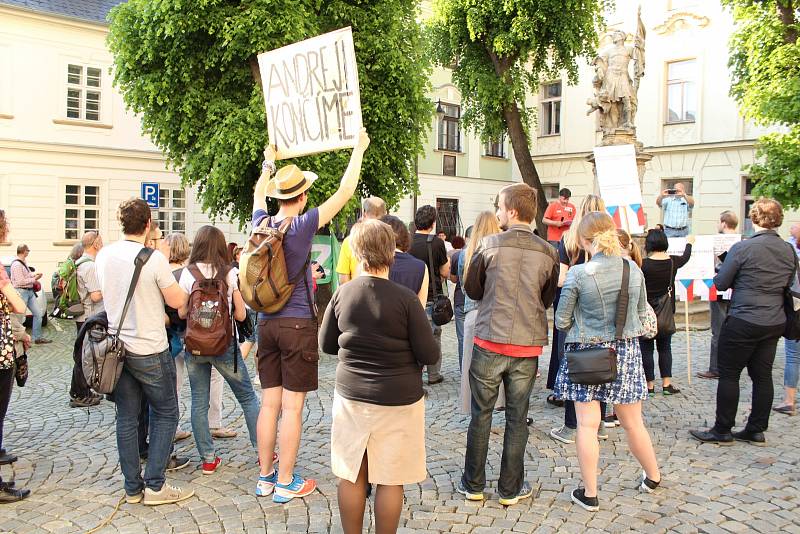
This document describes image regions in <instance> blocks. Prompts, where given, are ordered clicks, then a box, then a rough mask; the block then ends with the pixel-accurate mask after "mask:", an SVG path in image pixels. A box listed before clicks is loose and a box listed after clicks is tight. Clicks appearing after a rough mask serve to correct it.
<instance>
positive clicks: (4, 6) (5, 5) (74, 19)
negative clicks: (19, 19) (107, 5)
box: [0, 0, 110, 30]
mask: <svg viewBox="0 0 800 534" xmlns="http://www.w3.org/2000/svg"><path fill="white" fill-rule="evenodd" d="M0 9H8V10H10V11H19V12H22V13H23V14H28V15H36V16H38V17H43V18H53V19H59V20H67V21H69V22H73V23H75V22H77V23H80V24H85V25H87V26H96V27H97V28H98V29H99V28H103V29H106V30H107V29H108V28H109V26H110V24H109V23H108V21H104V22H100V21H97V20H92V19H82V18H80V17H73V16H70V15H65V14H63V13H54V12H52V11H44V10H42V9H34V8H31V7H27V6H20V5H18V4H9V3H6V2H3V1H2V0H0Z"/></svg>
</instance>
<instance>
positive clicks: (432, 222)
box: [408, 205, 450, 385]
mask: <svg viewBox="0 0 800 534" xmlns="http://www.w3.org/2000/svg"><path fill="white" fill-rule="evenodd" d="M436 215H437V214H436V208H434V207H433V206H430V205H425V206H420V208H419V209H417V213H415V214H414V227H415V228H416V232H414V236H413V240H412V242H411V248H410V249H409V251H408V253H409V254H411V255H412V256H414V257H415V258H417V259H418V260H422V261H423V262H424V263H425V265H426V266H427V268H428V302H427V304H426V305H425V313H427V314H428V319H429V320H430V323H431V330H433V337H434V338H435V339H436V346H437V347H439V359H438V360H437V362H436V363H435V364H433V365H428V366H427V369H428V384H429V385H434V384H439V383H441V382H443V381H444V377H443V376H442V372H441V371H442V327H441V326H438V325H436V324H434V322H433V318H432V315H433V295H434V288H435V290H436V293H437V294H442V291H443V284H442V281H443V280H447V279H448V278H449V277H450V259H449V258H448V257H447V248H446V247H445V244H444V241H442V240H441V239H439V238H438V237H437V236H436V235H435V234H434V230H435V229H436ZM428 237H431V238H432V239H431V242H430V247H431V255H430V256H429V255H428V246H429V244H428ZM431 262H432V263H433V264H431ZM434 284H436V285H435V286H434Z"/></svg>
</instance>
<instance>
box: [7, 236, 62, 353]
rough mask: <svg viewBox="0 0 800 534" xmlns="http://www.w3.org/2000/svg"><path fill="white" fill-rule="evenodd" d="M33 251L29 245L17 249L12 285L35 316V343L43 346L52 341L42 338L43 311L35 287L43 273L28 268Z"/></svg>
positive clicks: (13, 264)
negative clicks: (38, 302)
mask: <svg viewBox="0 0 800 534" xmlns="http://www.w3.org/2000/svg"><path fill="white" fill-rule="evenodd" d="M30 252H31V249H29V248H28V245H25V244H22V245H20V246H18V247H17V257H16V258H14V261H12V262H11V285H13V286H14V288H15V289H16V290H17V292H18V293H19V296H20V297H21V298H22V301H23V302H24V303H25V305H26V306H27V307H28V309H29V310H30V311H31V315H33V326H32V327H31V330H32V331H33V332H32V335H31V337H32V338H33V342H34V343H36V344H38V345H41V344H44V343H52V341H51V340H49V339H45V338H43V337H42V314H43V313H44V311H43V310H40V309H39V305H38V304H37V303H36V292H35V291H34V290H33V285H34V284H35V283H36V282H38V281H39V279H40V278H41V277H42V273H35V274H34V272H33V271H32V270H31V268H30V267H28V264H27V263H26V261H25V260H26V259H27V258H28V254H30Z"/></svg>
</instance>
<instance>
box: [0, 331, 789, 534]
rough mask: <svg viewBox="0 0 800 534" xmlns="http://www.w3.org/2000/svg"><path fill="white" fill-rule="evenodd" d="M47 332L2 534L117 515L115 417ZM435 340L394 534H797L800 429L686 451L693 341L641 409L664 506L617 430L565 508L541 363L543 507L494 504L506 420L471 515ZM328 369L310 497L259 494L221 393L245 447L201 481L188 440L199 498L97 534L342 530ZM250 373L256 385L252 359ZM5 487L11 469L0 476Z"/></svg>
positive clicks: (539, 494) (700, 351)
mask: <svg viewBox="0 0 800 534" xmlns="http://www.w3.org/2000/svg"><path fill="white" fill-rule="evenodd" d="M57 327H60V328H61V331H57ZM47 330H48V332H47V333H48V335H49V336H50V337H52V338H53V339H55V340H56V342H55V343H53V344H51V345H47V346H35V347H34V348H32V349H31V351H30V353H29V354H30V367H31V371H30V373H31V376H30V379H29V381H28V385H27V386H26V387H25V388H15V389H14V393H13V398H12V401H11V406H10V409H9V415H8V417H7V419H6V436H7V438H6V448H7V449H9V450H11V451H13V452H14V453H16V454H18V455H19V456H20V461H19V462H18V463H17V464H16V466H15V475H16V480H17V484H18V485H19V486H22V487H28V488H30V489H32V490H33V493H32V495H31V496H30V497H29V498H28V499H27V500H24V501H22V502H19V503H15V504H12V505H4V506H2V507H0V532H13V533H19V534H29V533H30V534H33V533H45V532H47V533H59V534H66V533H73V532H86V531H87V530H89V529H91V528H93V527H95V526H97V525H99V524H101V523H102V522H103V520H104V519H106V518H107V517H108V516H109V515H110V514H111V513H112V511H113V510H114V507H115V505H116V504H117V502H118V501H119V498H120V497H121V496H122V494H123V491H122V476H121V474H120V471H119V467H118V463H117V461H118V458H117V449H116V444H115V443H116V442H115V435H114V417H115V412H114V405H113V404H111V403H109V402H106V401H104V402H103V403H102V404H101V405H100V406H98V407H95V408H91V409H90V410H86V409H70V408H69V407H68V406H67V403H68V394H67V391H68V388H69V376H70V365H71V357H70V351H71V344H72V341H73V339H74V334H73V331H74V329H73V327H72V324H69V323H67V322H66V321H60V322H59V323H58V325H56V326H50V327H48V329H47ZM709 338H710V333H709V332H707V331H706V332H693V333H692V336H691V340H692V350H693V362H694V363H693V371H694V372H697V371H700V370H705V367H704V365H706V364H707V358H708V343H709ZM442 339H443V345H444V354H445V364H444V366H443V372H444V375H445V382H444V383H443V384H440V385H437V386H432V387H430V386H426V389H427V390H428V391H429V395H428V398H427V404H426V407H427V422H428V427H427V430H426V431H427V445H428V458H427V460H428V473H429V477H428V479H427V480H426V481H425V482H423V483H421V484H418V485H413V486H407V487H406V506H405V509H404V512H403V514H402V517H401V521H400V525H401V529H400V532H403V533H411V532H417V533H434V532H474V533H476V534H479V533H492V534H495V533H501V532H508V533H511V532H515V533H517V532H523V533H527V532H556V531H558V532H567V533H573V532H574V533H583V532H627V531H635V532H646V533H655V532H684V533H690V532H709V533H716V532H787V533H790V532H798V533H800V468H799V467H798V463H799V462H800V447H798V443H799V442H800V431H799V430H798V428H797V421H800V419H795V418H790V417H786V416H783V415H778V414H775V415H774V416H773V417H772V418H771V425H770V429H769V432H768V433H767V439H768V441H769V446H768V447H765V448H758V447H753V446H750V445H747V444H742V443H737V444H736V445H734V446H733V447H725V448H720V447H718V446H715V445H701V444H700V443H698V442H696V441H694V440H692V439H691V438H690V437H689V436H688V430H689V429H690V428H695V427H702V426H706V425H707V424H709V423H711V422H713V412H714V398H715V391H716V382H715V381H703V380H699V379H693V380H692V385H691V386H689V385H688V384H687V383H686V338H685V335H684V334H678V335H676V336H675V338H674V339H673V353H674V356H675V383H676V385H677V386H678V387H680V388H681V389H682V390H683V394H681V395H678V396H673V397H664V396H662V395H661V394H660V393H657V395H656V397H655V398H654V399H651V400H649V401H647V402H646V403H645V415H646V422H647V425H648V427H649V429H650V432H651V435H652V438H653V442H654V444H655V447H656V452H657V454H658V458H659V461H660V464H661V468H662V472H663V476H664V479H663V480H664V482H663V484H662V486H661V489H659V490H658V492H657V493H655V494H653V495H643V494H640V493H638V491H637V490H636V486H637V479H638V477H639V476H640V471H639V468H638V464H636V462H635V460H634V459H633V457H632V456H631V455H630V454H629V453H628V451H627V446H626V445H625V442H624V435H623V432H622V431H621V429H611V430H609V439H608V441H604V442H601V452H600V454H601V459H600V464H601V470H602V473H601V476H600V495H599V497H600V505H601V510H600V512H597V513H595V514H590V513H588V512H584V511H583V510H581V509H580V508H578V507H577V506H574V505H573V504H572V503H571V502H570V501H569V495H568V491H569V490H571V489H572V488H573V487H575V486H576V485H577V484H578V482H579V471H578V462H577V458H576V457H575V447H574V445H562V444H560V443H556V442H555V441H553V440H552V439H551V438H550V437H549V436H548V432H549V430H550V429H551V428H552V427H555V426H557V425H559V424H560V421H561V420H562V417H563V412H562V410H559V409H554V408H550V407H548V406H547V405H546V403H545V397H546V395H547V393H548V392H547V390H545V388H544V385H545V381H546V380H545V378H546V376H547V364H548V357H547V356H545V357H543V358H542V359H541V363H540V365H541V367H540V370H541V373H542V377H541V378H540V379H538V380H537V383H536V385H535V387H534V393H533V397H532V401H531V410H530V415H531V417H533V419H534V423H533V425H532V426H531V428H530V438H529V441H528V449H527V454H526V468H527V477H528V480H529V481H530V482H531V484H532V485H533V487H534V488H535V493H534V498H533V499H530V500H526V501H522V502H521V503H520V504H518V505H516V506H511V507H509V508H504V507H502V506H500V505H499V504H498V503H497V496H496V494H495V493H494V488H495V484H496V479H497V474H498V470H499V464H500V453H501V449H502V427H503V415H502V414H501V413H498V414H496V416H495V418H494V423H493V435H492V439H491V443H490V450H489V458H488V467H487V478H488V481H489V484H490V487H489V488H488V489H487V497H488V498H487V500H486V501H485V502H484V503H482V504H475V503H468V502H466V501H465V500H464V499H463V498H462V497H461V495H459V494H458V493H456V492H455V489H454V485H455V483H456V482H457V481H458V477H459V476H460V473H461V467H462V462H463V454H464V448H465V444H466V430H467V424H468V417H466V416H463V415H461V414H460V413H459V411H458V409H457V398H458V380H459V372H458V358H457V353H456V350H455V348H456V343H455V329H454V327H453V325H452V324H451V325H448V326H446V327H445V329H444V334H443V337H442ZM545 355H549V348H548V349H546V350H545ZM783 359H784V356H783V346H782V344H780V345H779V346H778V354H777V357H776V363H775V369H774V383H775V392H776V397H778V396H779V395H781V394H782V384H783ZM335 365H336V363H335V359H334V358H333V357H331V356H325V355H323V357H322V359H321V361H320V389H319V391H317V392H316V393H313V394H311V395H309V397H308V401H307V411H306V415H305V426H304V435H303V441H302V445H301V451H300V454H299V457H298V461H297V468H298V469H299V470H300V471H301V472H302V473H303V474H304V475H307V476H309V477H313V478H316V479H317V481H318V482H319V491H318V492H317V493H315V494H313V495H311V496H310V497H307V498H305V499H303V500H296V501H293V502H291V503H290V504H288V505H285V506H281V505H277V504H273V503H272V501H271V500H270V499H268V498H267V499H257V498H256V497H255V496H254V493H253V491H254V486H255V479H256V476H257V466H256V454H255V451H253V450H251V448H250V446H249V441H248V439H247V437H246V434H247V431H246V428H245V425H244V421H243V418H242V416H241V412H240V410H239V407H238V405H237V404H236V401H235V400H234V398H233V395H232V394H231V392H230V389H228V388H227V386H226V388H225V396H224V400H223V422H224V424H225V425H227V426H229V427H233V428H235V429H236V430H238V432H239V435H238V436H237V437H236V438H234V439H229V440H217V441H216V444H217V447H218V454H219V455H220V456H221V457H222V460H223V464H222V467H221V469H220V470H219V471H218V472H217V473H215V474H214V475H212V476H203V475H202V474H201V471H200V464H199V457H198V454H197V451H196V449H195V447H194V442H193V441H192V439H191V438H189V439H188V440H185V441H183V442H180V443H179V444H178V445H177V451H178V453H179V454H182V455H187V456H189V457H191V458H192V463H191V464H190V466H189V467H187V468H185V469H183V470H180V471H177V472H175V473H168V479H169V480H173V481H175V482H177V483H178V484H180V485H190V486H192V487H193V488H194V489H195V490H196V492H197V496H196V497H195V498H192V499H189V500H187V501H184V502H182V503H179V504H177V505H167V506H158V507H152V508H150V507H145V506H142V505H128V504H122V505H121V506H120V508H119V510H118V512H117V513H116V515H115V516H114V518H113V520H112V521H111V522H110V523H109V524H108V525H107V526H105V527H104V528H102V529H101V530H100V531H99V532H102V533H104V534H106V533H108V534H110V533H117V532H119V533H131V534H133V533H142V532H148V533H159V534H161V533H176V534H178V533H180V534H188V533H193V532H202V533H221V532H248V533H265V532H268V533H273V532H275V533H278V532H340V531H341V530H340V527H339V517H338V508H337V503H336V485H335V479H334V477H333V475H332V474H331V472H330V468H329V463H330V462H329V439H330V421H331V420H330V407H331V401H332V395H333V377H334V370H335ZM248 367H250V370H251V373H252V371H253V369H252V367H253V365H252V360H248ZM743 385H745V388H744V389H743V392H742V396H741V399H740V401H741V405H740V410H739V415H738V421H739V422H741V421H742V420H743V417H744V416H745V415H746V412H747V406H748V405H749V401H750V394H749V382H748V381H746V379H743ZM184 388H185V389H184V395H183V396H182V401H183V405H182V406H181V412H182V418H181V427H182V428H184V429H190V425H189V421H188V412H189V406H188V404H187V403H188V401H189V392H188V383H187V384H185V385H184ZM658 390H659V388H658V387H657V391H658ZM11 475H12V472H11V469H10V468H9V467H7V466H4V467H3V468H2V476H3V478H4V479H7V478H10V477H11Z"/></svg>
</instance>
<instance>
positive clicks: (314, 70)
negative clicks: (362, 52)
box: [258, 27, 362, 159]
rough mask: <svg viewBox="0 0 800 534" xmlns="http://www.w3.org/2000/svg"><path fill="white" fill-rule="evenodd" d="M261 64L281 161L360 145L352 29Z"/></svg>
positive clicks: (274, 54)
mask: <svg viewBox="0 0 800 534" xmlns="http://www.w3.org/2000/svg"><path fill="white" fill-rule="evenodd" d="M258 65H259V68H260V70H261V84H262V87H263V89H264V102H265V104H266V108H267V128H268V131H269V140H270V143H271V144H272V145H274V146H275V149H276V152H277V158H278V159H287V158H292V157H297V156H304V155H307V154H317V153H320V152H328V151H330V150H336V149H340V148H352V147H354V146H355V143H356V141H357V139H358V133H359V130H360V129H361V125H362V122H361V95H360V93H359V88H358V68H357V65H356V55H355V50H354V48H353V34H352V31H351V29H350V28H349V27H347V28H342V29H340V30H336V31H332V32H330V33H326V34H324V35H320V36H318V37H314V38H311V39H306V40H305V41H300V42H298V43H294V44H290V45H288V46H284V47H283V48H278V49H276V50H271V51H269V52H264V53H262V54H259V55H258Z"/></svg>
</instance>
